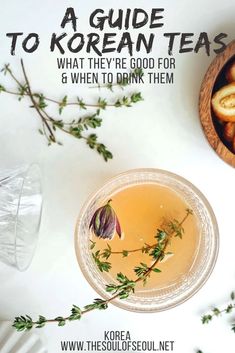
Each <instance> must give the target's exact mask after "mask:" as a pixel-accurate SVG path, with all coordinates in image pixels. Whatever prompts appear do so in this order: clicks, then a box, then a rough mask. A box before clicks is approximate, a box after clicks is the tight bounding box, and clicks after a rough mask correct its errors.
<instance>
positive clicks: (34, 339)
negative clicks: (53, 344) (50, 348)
mask: <svg viewBox="0 0 235 353" xmlns="http://www.w3.org/2000/svg"><path fill="white" fill-rule="evenodd" d="M0 352H1V353H47V350H46V349H45V348H44V347H43V345H42V342H41V340H40V338H39V337H38V336H37V335H35V333H33V332H21V333H18V332H16V331H15V330H14V329H13V328H12V327H11V322H7V321H4V322H1V323H0Z"/></svg>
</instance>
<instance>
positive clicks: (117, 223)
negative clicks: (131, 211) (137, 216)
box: [116, 216, 122, 238]
mask: <svg viewBox="0 0 235 353" xmlns="http://www.w3.org/2000/svg"><path fill="white" fill-rule="evenodd" d="M116 232H117V234H118V236H119V238H121V236H122V229H121V225H120V222H119V220H118V218H117V216H116Z"/></svg>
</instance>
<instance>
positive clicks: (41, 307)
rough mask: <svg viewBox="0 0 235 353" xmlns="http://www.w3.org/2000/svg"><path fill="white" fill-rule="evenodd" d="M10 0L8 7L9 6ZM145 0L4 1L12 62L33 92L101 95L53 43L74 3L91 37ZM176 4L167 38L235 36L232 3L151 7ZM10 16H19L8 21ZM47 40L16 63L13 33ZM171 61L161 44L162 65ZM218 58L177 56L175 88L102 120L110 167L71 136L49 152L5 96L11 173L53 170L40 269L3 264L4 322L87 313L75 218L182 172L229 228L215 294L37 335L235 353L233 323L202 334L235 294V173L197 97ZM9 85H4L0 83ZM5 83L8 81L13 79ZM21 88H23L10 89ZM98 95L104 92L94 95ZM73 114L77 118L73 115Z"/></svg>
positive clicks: (32, 121)
mask: <svg viewBox="0 0 235 353" xmlns="http://www.w3.org/2000/svg"><path fill="white" fill-rule="evenodd" d="M1 2H2V3H3V0H2V1H1ZM145 3H146V2H144V1H140V0H135V1H133V2H131V5H130V4H127V2H126V1H123V0H121V1H119V2H118V3H117V2H116V1H99V2H96V1H89V3H88V2H87V3H86V5H84V2H78V1H75V0H74V1H73V0H71V1H69V2H68V1H59V2H58V1H56V2H55V1H53V0H48V1H46V2H44V3H43V4H42V2H38V1H35V0H25V1H23V2H19V1H16V0H14V1H8V2H5V1H4V6H2V7H1V14H0V19H1V21H0V43H1V65H3V64H4V63H7V62H10V63H11V64H12V66H13V67H14V68H16V73H17V74H18V75H21V74H20V66H19V58H20V57H21V56H22V57H23V58H24V59H25V64H26V67H27V69H28V73H29V76H30V80H31V82H32V86H33V88H35V89H37V90H40V89H41V90H42V91H44V92H45V93H46V92H47V93H48V95H50V96H56V95H58V98H59V97H63V95H65V94H66V93H68V94H69V95H70V96H72V97H75V96H76V95H83V96H84V95H87V94H88V93H89V94H91V92H90V90H88V89H86V88H84V87H82V86H79V87H77V86H75V85H68V86H66V87H65V86H63V85H62V84H61V83H60V78H59V73H58V71H57V69H56V62H55V59H56V55H55V54H51V53H49V50H48V38H49V34H50V33H52V32H54V31H55V32H58V33H60V32H62V30H61V28H60V27H59V25H60V22H61V20H62V17H63V14H64V12H65V8H66V7H67V6H74V7H75V8H76V9H77V11H78V14H79V20H80V28H79V31H81V32H83V31H84V32H85V31H87V32H90V31H91V30H90V29H89V28H88V24H87V19H88V16H89V14H90V13H91V11H92V10H93V9H95V8H97V7H101V8H111V7H117V4H118V6H119V7H120V8H121V7H125V6H127V5H129V6H132V7H134V6H135V7H143V8H146V6H145ZM156 6H159V7H161V6H162V7H165V9H166V10H165V12H166V13H165V17H166V19H165V27H164V31H165V32H169V31H182V32H195V33H199V32H202V31H206V32H208V33H209V34H211V35H212V37H214V35H215V34H217V33H219V32H225V33H228V35H229V39H230V40H232V38H233V28H234V27H233V24H234V18H233V14H234V10H235V3H234V2H233V1H231V0H223V1H218V0H216V1H215V0H207V1H206V2H205V1H203V0H198V1H196V2H195V1H188V0H178V1H174V2H173V1H158V2H157V4H156V1H153V0H149V1H148V6H147V8H151V7H156ZM10 12H11V16H9V13H10ZM13 31H24V32H25V33H29V32H33V31H34V32H38V33H40V37H41V42H42V45H41V47H40V50H38V51H37V52H36V53H34V54H28V55H27V54H23V53H22V52H21V51H20V50H19V51H18V55H17V56H15V57H11V56H10V55H9V40H6V38H5V33H6V32H13ZM164 55H166V45H165V42H164V45H163V42H162V41H161V40H159V42H158V45H157V46H156V47H155V49H154V51H153V53H152V55H151V56H164ZM212 58H213V55H211V57H207V56H206V55H205V54H204V53H201V54H198V55H195V54H181V55H176V63H177V68H176V75H175V84H174V85H172V86H164V85H162V86H158V85H156V86H150V85H145V86H144V87H141V91H142V92H143V95H144V97H145V101H144V102H143V103H140V104H138V105H136V106H135V107H133V108H131V109H117V110H116V109H114V110H111V111H107V113H106V114H103V116H104V118H105V122H104V126H103V128H102V129H99V130H97V133H98V135H99V138H100V140H102V141H104V142H105V143H106V144H107V145H108V146H109V147H110V149H111V151H112V152H113V154H114V159H113V160H112V161H110V162H108V163H107V164H106V163H104V162H103V161H102V159H101V158H100V157H99V156H98V155H97V154H96V153H95V152H93V151H91V150H89V149H88V147H86V146H85V145H84V144H83V143H82V142H81V141H77V140H75V139H73V138H70V137H69V136H68V137H67V136H61V139H62V140H63V141H64V146H63V147H59V146H54V147H50V148H48V147H47V146H46V144H45V141H44V140H43V138H42V137H41V136H40V135H39V134H38V133H37V128H38V127H39V120H38V117H37V114H36V113H35V112H34V111H33V110H30V109H29V108H28V105H29V103H28V102H26V100H25V101H24V102H21V103H18V102H17V99H16V98H14V97H12V96H8V95H4V94H2V95H1V96H0V106H1V117H0V147H1V154H0V166H1V168H7V167H11V166H15V165H16V164H17V165H19V164H22V163H23V162H27V163H29V162H38V163H39V164H40V166H41V168H42V171H43V185H44V200H45V202H44V212H43V221H42V226H41V231H40V241H39V244H38V249H37V252H36V255H35V257H34V260H33V263H32V265H31V267H30V268H29V270H28V271H27V272H25V273H19V272H17V271H16V270H14V269H11V268H9V267H7V266H5V265H4V264H0V283H1V285H0V317H1V318H2V319H9V320H11V319H13V318H14V317H15V316H16V315H19V314H24V313H27V314H30V315H31V316H33V317H37V315H38V314H42V315H45V316H47V317H55V316H57V315H67V314H68V312H69V310H70V308H71V305H72V304H78V305H85V304H87V302H88V301H91V300H92V299H93V298H94V297H96V296H97V295H96V293H95V292H94V291H93V290H92V288H91V287H90V286H89V285H88V283H87V282H86V280H85V279H84V278H83V276H82V274H81V272H80V270H79V267H78V265H77V261H76V257H75V252H74V244H73V234H74V227H75V222H76V217H77V215H78V212H79V210H80V207H81V206H82V204H83V202H84V201H85V199H86V198H87V197H88V195H89V193H90V192H92V191H93V190H95V189H96V188H98V187H99V186H101V185H102V184H103V183H104V181H105V180H106V179H107V178H109V177H110V176H113V175H115V174H117V173H119V172H122V171H125V170H127V169H131V168H138V167H156V168H162V169H167V170H170V171H172V172H175V173H178V174H180V175H182V176H184V177H185V178H187V179H189V180H190V181H191V182H193V183H194V184H195V185H196V186H197V187H198V188H199V189H201V191H202V192H203V193H204V194H205V196H206V197H207V198H208V200H209V201H210V203H211V205H212V207H213V209H214V211H215V214H216V216H217V219H218V223H219V228H220V235H221V246H220V253H219V258H218V262H217V265H216V267H215V270H214V272H213V274H212V276H211V278H210V279H209V281H208V282H207V283H206V285H205V286H204V287H203V288H202V289H201V290H200V291H199V292H198V293H197V294H196V295H195V296H194V297H193V298H192V299H190V300H189V301H188V302H186V303H184V304H183V305H181V306H178V307H177V308H175V309H172V310H170V311H166V312H162V313H160V314H136V313H130V312H126V311H123V310H121V309H118V308H116V307H113V306H110V308H109V310H108V311H106V312H93V313H90V314H89V315H86V316H85V317H84V318H83V320H82V321H81V322H74V323H70V324H68V325H67V326H66V327H64V328H57V327H56V326H54V325H48V326H47V327H46V328H44V329H42V330H40V332H39V331H37V332H38V333H40V334H41V335H42V336H43V338H44V340H45V341H46V344H47V346H48V351H49V352H50V353H55V352H60V340H61V339H63V340H69V339H73V340H80V339H81V340H86V339H102V338H103V331H104V330H111V329H113V330H116V329H119V330H121V329H122V330H130V331H131V334H132V338H133V339H134V338H135V339H156V340H157V341H158V340H175V341H176V345H175V351H174V352H175V353H190V352H193V351H194V349H195V348H197V347H200V348H201V349H202V350H203V351H204V352H205V353H206V352H211V353H221V352H223V351H224V349H225V342H226V347H227V348H226V351H227V352H228V353H229V352H232V351H233V347H234V340H235V337H234V335H233V334H232V332H231V331H230V328H229V323H228V318H227V319H221V320H218V321H217V320H215V321H214V322H212V323H211V324H210V325H209V326H206V327H204V326H202V325H201V322H200V315H201V314H202V313H204V311H205V310H206V309H207V308H208V306H210V305H213V304H216V303H221V304H222V303H223V302H225V301H226V300H227V297H228V295H229V293H230V292H231V290H232V289H234V287H233V284H234V277H235V269H234V267H233V265H232V261H231V259H233V258H234V246H235V240H234V239H235V238H234V234H233V233H234V231H233V229H234V215H233V212H234V207H233V206H234V202H233V200H234V198H235V188H234V169H232V168H231V167H230V166H228V165H226V164H225V163H224V162H223V161H221V160H220V159H219V158H218V157H217V155H216V154H215V153H214V152H213V151H212V149H211V148H210V147H209V145H208V143H207V141H206V139H205V137H204V135H203V132H202V130H201V126H200V122H199V117H198V108H197V104H198V92H199V88H200V84H201V81H202V78H203V75H204V74H205V72H206V69H207V67H208V65H209V63H210V62H211V60H212ZM1 81H2V82H4V79H3V80H1ZM6 82H9V80H8V79H7V80H6ZM10 85H11V87H12V88H14V84H10ZM92 94H93V95H94V96H95V94H96V93H95V92H92ZM65 116H69V113H65Z"/></svg>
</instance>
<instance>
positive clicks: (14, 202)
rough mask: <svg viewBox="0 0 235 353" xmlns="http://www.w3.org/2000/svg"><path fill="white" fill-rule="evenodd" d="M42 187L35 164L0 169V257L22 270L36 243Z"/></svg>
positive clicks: (29, 261)
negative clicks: (1, 170)
mask: <svg viewBox="0 0 235 353" xmlns="http://www.w3.org/2000/svg"><path fill="white" fill-rule="evenodd" d="M41 211H42V189H41V176H40V170H39V167H38V166H37V165H36V164H33V165H30V166H24V167H20V168H17V169H14V170H6V171H4V172H0V260H1V261H2V262H4V263H6V264H8V265H11V266H14V267H16V268H17V269H18V270H20V271H24V270H26V269H27V268H28V266H29V265H30V263H31V260H32V257H33V254H34V250H35V247H36V244H37V238H38V231H39V227H40V221H41Z"/></svg>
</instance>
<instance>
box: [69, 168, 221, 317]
mask: <svg viewBox="0 0 235 353" xmlns="http://www.w3.org/2000/svg"><path fill="white" fill-rule="evenodd" d="M143 173H146V174H149V173H150V174H151V173H153V174H155V173H156V174H158V175H162V176H166V177H169V178H171V179H173V180H174V181H177V182H179V183H181V184H182V185H184V186H186V187H187V188H189V189H191V190H192V191H193V193H194V194H196V195H197V196H198V197H199V199H200V201H202V203H203V204H204V206H205V210H206V211H207V212H208V216H209V218H210V221H211V226H212V228H213V231H212V233H213V241H214V242H213V248H212V249H211V250H212V254H211V256H210V259H209V260H210V263H209V264H208V263H207V268H206V271H205V272H204V273H203V274H202V276H201V277H200V278H198V279H197V282H196V285H194V286H193V285H192V288H191V290H190V291H189V292H188V293H187V295H181V296H179V298H178V299H177V297H176V298H175V299H174V301H173V302H172V303H170V304H169V303H168V304H167V306H164V304H163V305H161V306H159V307H156V305H155V306H154V307H152V308H151V306H149V307H145V306H143V307H142V306H141V305H139V304H138V299H137V300H136V304H130V303H128V301H127V300H121V299H119V298H117V299H115V300H112V301H111V302H110V303H112V304H113V305H115V306H117V307H119V308H121V309H125V310H128V311H133V312H140V313H141V312H142V313H143V312H160V311H164V310H168V309H171V308H173V307H176V306H178V305H179V304H182V303H184V302H185V301H187V300H188V299H190V298H191V297H192V296H194V295H195V294H196V293H197V292H198V291H199V290H200V289H201V288H202V287H203V285H204V284H205V283H206V282H207V280H208V278H209V277H210V275H211V273H212V271H213V269H214V267H215V264H216V260H217V258H218V252H219V228H218V224H217V220H216V217H215V214H214V211H213V209H212V207H211V205H210V203H209V201H208V200H207V198H206V197H205V196H204V194H203V193H202V192H201V191H200V190H199V189H198V188H197V187H196V186H195V185H194V184H192V183H191V182H190V181H188V180H187V179H185V178H184V177H182V176H180V175H178V174H175V173H172V172H169V171H166V170H163V169H157V168H138V169H131V170H128V171H125V172H122V173H119V174H117V175H116V176H114V177H111V178H108V179H107V180H106V181H105V182H104V184H103V185H102V186H101V187H100V188H99V189H98V190H96V191H95V192H93V193H91V194H90V196H89V197H88V198H87V201H86V202H85V203H84V205H83V207H82V208H81V210H80V212H79V216H78V219H77V222H76V227H75V237H74V245H75V252H76V257H77V261H78V264H79V267H80V269H81V271H82V273H83V275H84V277H85V279H86V280H87V282H88V283H89V284H90V286H91V287H92V288H93V289H94V290H95V291H96V292H97V293H98V294H99V295H100V296H101V297H102V298H103V299H105V300H107V299H110V297H112V295H109V293H107V292H106V291H105V288H102V287H101V286H100V285H99V283H97V282H96V280H97V279H94V277H92V276H91V275H90V273H89V271H88V269H87V268H86V265H85V263H84V261H83V258H82V254H81V243H80V241H79V230H80V227H81V224H82V220H83V217H85V215H86V213H87V210H89V207H90V205H91V204H92V201H94V200H95V199H96V198H97V196H98V195H100V194H101V193H102V192H104V191H105V190H106V189H107V188H108V187H109V186H110V185H111V184H112V183H114V182H115V181H118V180H119V179H121V178H124V177H125V176H130V175H135V174H143ZM145 183H147V182H145ZM137 184H139V183H137V182H135V183H134V182H133V183H132V184H130V186H131V185H132V186H134V185H137ZM158 184H159V185H162V184H161V183H160V182H159V183H158ZM126 187H128V186H126ZM168 187H169V186H168ZM124 188H125V187H124ZM124 188H121V187H120V189H119V190H118V191H119V192H120V191H121V190H122V189H124ZM173 190H174V189H173ZM118 191H116V192H118ZM174 191H175V190H174ZM181 196H182V195H181ZM107 198H108V197H107ZM87 234H88V236H87V239H88V240H90V232H89V229H88V230H87ZM91 260H92V259H91ZM92 262H93V265H94V266H95V264H94V261H93V260H92ZM101 276H102V274H101ZM113 281H114V280H113ZM106 284H108V283H106ZM134 295H135V294H133V295H131V296H132V297H134Z"/></svg>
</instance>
